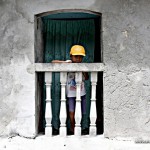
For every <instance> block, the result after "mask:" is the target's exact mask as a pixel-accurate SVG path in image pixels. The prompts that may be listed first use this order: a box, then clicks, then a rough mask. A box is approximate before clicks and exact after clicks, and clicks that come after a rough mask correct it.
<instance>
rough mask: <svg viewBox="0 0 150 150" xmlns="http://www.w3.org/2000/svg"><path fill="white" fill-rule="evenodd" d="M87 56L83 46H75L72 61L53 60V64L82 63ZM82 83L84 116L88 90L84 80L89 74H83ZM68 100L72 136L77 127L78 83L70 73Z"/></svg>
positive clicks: (71, 56)
mask: <svg viewBox="0 0 150 150" xmlns="http://www.w3.org/2000/svg"><path fill="white" fill-rule="evenodd" d="M84 56H85V49H84V47H83V46H81V45H74V46H72V48H71V50H70V58H71V60H67V61H62V60H53V61H52V63H81V62H82V59H83V57H84ZM82 74H83V76H82V83H81V108H82V115H85V114H86V90H85V87H84V80H88V78H89V77H88V73H86V72H83V73H82ZM66 90H67V100H68V104H69V118H70V123H71V129H70V134H74V126H75V119H74V116H75V102H76V82H75V73H72V72H69V73H68V75H67V89H66Z"/></svg>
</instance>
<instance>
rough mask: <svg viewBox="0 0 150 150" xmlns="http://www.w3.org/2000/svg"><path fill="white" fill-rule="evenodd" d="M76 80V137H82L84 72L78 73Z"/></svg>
mask: <svg viewBox="0 0 150 150" xmlns="http://www.w3.org/2000/svg"><path fill="white" fill-rule="evenodd" d="M75 80H76V109H75V135H81V124H80V122H81V96H80V93H81V92H80V91H81V82H82V72H77V73H76V75H75Z"/></svg>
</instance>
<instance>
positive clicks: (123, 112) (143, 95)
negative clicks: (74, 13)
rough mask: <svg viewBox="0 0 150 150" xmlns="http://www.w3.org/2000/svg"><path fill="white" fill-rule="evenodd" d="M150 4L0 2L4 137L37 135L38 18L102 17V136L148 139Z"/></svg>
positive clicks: (128, 0) (124, 0)
mask: <svg viewBox="0 0 150 150" xmlns="http://www.w3.org/2000/svg"><path fill="white" fill-rule="evenodd" d="M149 8H150V1H149V0H142V1H140V0H111V1H110V0H86V1H85V0H76V1H73V0H63V2H62V0H55V1H54V0H42V1H40V0H30V1H27V0H0V136H4V135H11V134H19V135H22V136H26V137H34V136H35V135H36V125H35V105H36V104H35V71H34V67H33V66H34V15H36V14H39V13H43V12H48V11H53V10H59V9H85V10H91V11H96V12H100V13H102V45H103V48H102V49H103V63H104V65H105V71H104V135H105V137H109V138H116V137H123V138H137V137H141V138H143V137H149V136H150V59H149V58H150V44H149V43H150V9H149Z"/></svg>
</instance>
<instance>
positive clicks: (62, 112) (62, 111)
mask: <svg viewBox="0 0 150 150" xmlns="http://www.w3.org/2000/svg"><path fill="white" fill-rule="evenodd" d="M66 80H67V73H66V72H61V73H60V82H61V107H60V122H61V124H60V136H66V135H67V131H66V118H67V115H66Z"/></svg>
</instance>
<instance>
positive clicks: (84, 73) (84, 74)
mask: <svg viewBox="0 0 150 150" xmlns="http://www.w3.org/2000/svg"><path fill="white" fill-rule="evenodd" d="M82 73H83V76H84V78H85V80H88V79H89V75H88V73H87V72H82Z"/></svg>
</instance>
